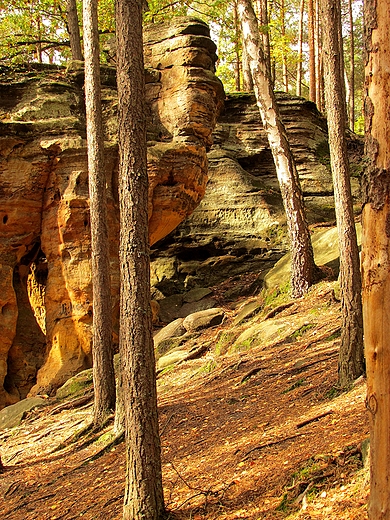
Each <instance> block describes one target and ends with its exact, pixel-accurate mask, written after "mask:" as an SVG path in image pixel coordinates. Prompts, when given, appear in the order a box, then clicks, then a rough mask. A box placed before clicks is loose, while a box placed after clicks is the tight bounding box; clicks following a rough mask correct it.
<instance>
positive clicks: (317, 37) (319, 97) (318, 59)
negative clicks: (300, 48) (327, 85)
mask: <svg viewBox="0 0 390 520" xmlns="http://www.w3.org/2000/svg"><path fill="white" fill-rule="evenodd" d="M318 1H319V0H316V1H315V9H314V20H315V21H314V55H315V70H316V103H317V108H318V110H320V111H322V110H323V108H324V107H323V74H322V49H321V31H320V27H321V24H320V8H319V4H318Z"/></svg>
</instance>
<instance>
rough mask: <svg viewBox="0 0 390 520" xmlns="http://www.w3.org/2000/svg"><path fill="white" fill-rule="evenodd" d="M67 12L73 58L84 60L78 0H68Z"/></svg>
mask: <svg viewBox="0 0 390 520" xmlns="http://www.w3.org/2000/svg"><path fill="white" fill-rule="evenodd" d="M66 13H67V19H68V32H69V41H70V50H71V52H72V58H73V59H74V60H82V59H83V52H82V50H81V38H80V27H79V17H78V15H77V5H76V0H67V4H66Z"/></svg>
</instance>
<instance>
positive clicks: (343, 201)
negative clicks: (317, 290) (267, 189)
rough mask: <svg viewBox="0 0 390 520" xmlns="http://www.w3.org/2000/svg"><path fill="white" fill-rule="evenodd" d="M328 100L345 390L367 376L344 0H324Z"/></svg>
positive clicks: (341, 366) (341, 380) (341, 373)
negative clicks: (344, 50)
mask: <svg viewBox="0 0 390 520" xmlns="http://www.w3.org/2000/svg"><path fill="white" fill-rule="evenodd" d="M321 14H322V21H323V30H322V32H323V49H324V68H325V100H326V113H327V117H328V132H329V148H330V160H331V167H332V176H333V186H334V197H335V208H336V220H337V230H338V238H339V248H340V286H341V287H340V288H341V308H342V328H341V330H342V332H341V346H340V354H339V384H340V386H341V387H343V388H345V387H348V385H349V384H350V383H351V382H352V381H353V380H355V379H356V378H357V377H359V376H360V375H361V374H363V372H364V354H363V315H362V300H361V276H360V259H359V249H358V244H357V237H356V229H355V222H354V215H353V206H352V194H351V183H350V171H349V162H348V155H347V143H346V137H345V130H346V129H345V121H346V119H345V112H346V109H345V98H344V95H343V90H344V89H343V87H342V83H343V81H344V77H343V75H342V67H341V63H342V60H341V56H340V54H341V52H340V42H339V33H340V29H341V6H340V1H339V0H322V2H321Z"/></svg>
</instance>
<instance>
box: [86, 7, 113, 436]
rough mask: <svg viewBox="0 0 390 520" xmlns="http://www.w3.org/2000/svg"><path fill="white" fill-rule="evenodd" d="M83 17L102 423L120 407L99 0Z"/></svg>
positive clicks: (98, 418) (98, 419)
mask: <svg viewBox="0 0 390 520" xmlns="http://www.w3.org/2000/svg"><path fill="white" fill-rule="evenodd" d="M83 19H84V52H85V106H86V115H87V139H88V175H89V198H90V213H91V249H92V286H93V349H92V354H93V381H94V387H95V407H94V423H95V426H96V427H99V426H101V425H102V424H103V422H104V420H105V418H106V417H107V415H108V414H109V413H110V412H111V411H112V410H113V409H114V407H115V375H114V364H113V350H112V307H111V282H110V260H109V242H108V229H107V204H106V175H105V164H104V136H103V125H102V113H101V95H100V63H99V36H98V25H97V24H98V22H97V1H96V0H84V4H83Z"/></svg>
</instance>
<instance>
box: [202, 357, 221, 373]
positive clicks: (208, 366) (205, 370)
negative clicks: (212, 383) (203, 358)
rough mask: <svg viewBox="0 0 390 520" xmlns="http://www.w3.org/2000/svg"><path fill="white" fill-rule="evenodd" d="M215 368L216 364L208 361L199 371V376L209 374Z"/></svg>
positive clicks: (211, 360)
mask: <svg viewBox="0 0 390 520" xmlns="http://www.w3.org/2000/svg"><path fill="white" fill-rule="evenodd" d="M216 366H217V363H216V362H215V361H214V359H209V360H208V361H207V362H206V363H205V364H204V365H203V366H202V367H201V368H200V369H199V374H210V372H212V371H213V370H214V368H215V367H216Z"/></svg>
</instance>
